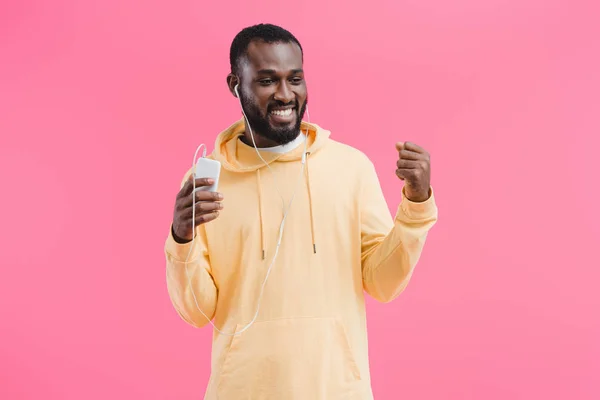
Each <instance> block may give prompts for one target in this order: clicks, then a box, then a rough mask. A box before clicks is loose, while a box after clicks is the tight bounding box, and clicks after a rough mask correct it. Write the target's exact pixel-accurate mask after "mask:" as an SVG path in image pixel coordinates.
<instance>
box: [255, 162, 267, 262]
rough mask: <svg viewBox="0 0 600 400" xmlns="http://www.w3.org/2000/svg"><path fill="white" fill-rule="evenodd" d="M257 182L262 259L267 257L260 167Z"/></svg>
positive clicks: (257, 172) (257, 171)
mask: <svg viewBox="0 0 600 400" xmlns="http://www.w3.org/2000/svg"><path fill="white" fill-rule="evenodd" d="M256 183H257V184H258V215H259V219H260V247H261V250H262V259H263V260H264V259H265V227H264V222H263V204H262V193H261V192H262V187H261V185H260V168H259V169H257V170H256Z"/></svg>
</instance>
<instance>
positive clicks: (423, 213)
mask: <svg viewBox="0 0 600 400" xmlns="http://www.w3.org/2000/svg"><path fill="white" fill-rule="evenodd" d="M398 212H399V213H400V212H401V213H402V214H404V215H405V216H406V217H408V219H411V220H423V219H428V218H431V217H435V216H436V215H437V206H436V203H435V196H434V194H433V188H432V187H429V198H428V199H427V200H425V201H422V202H418V203H417V202H414V201H411V200H409V199H408V198H407V197H406V193H405V192H404V188H402V201H401V202H400V206H399V207H398Z"/></svg>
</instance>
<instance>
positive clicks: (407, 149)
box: [396, 142, 431, 202]
mask: <svg viewBox="0 0 600 400" xmlns="http://www.w3.org/2000/svg"><path fill="white" fill-rule="evenodd" d="M396 150H398V154H399V158H398V161H397V162H396V167H397V169H396V175H397V176H398V178H400V179H402V180H403V181H404V184H405V186H404V192H405V194H406V197H407V198H408V200H410V201H414V202H423V201H425V200H427V199H428V198H429V195H430V193H429V188H430V178H431V171H430V166H429V153H428V152H426V151H425V150H424V149H423V148H421V147H419V146H417V145H416V144H414V143H410V142H398V143H396Z"/></svg>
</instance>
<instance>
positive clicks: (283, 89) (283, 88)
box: [275, 82, 295, 104]
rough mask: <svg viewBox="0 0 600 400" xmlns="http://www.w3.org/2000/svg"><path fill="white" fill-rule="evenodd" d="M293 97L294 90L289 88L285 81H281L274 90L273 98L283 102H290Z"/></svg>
mask: <svg viewBox="0 0 600 400" xmlns="http://www.w3.org/2000/svg"><path fill="white" fill-rule="evenodd" d="M294 98H295V94H294V92H293V91H292V90H291V89H290V87H289V86H288V84H287V82H282V83H281V84H279V86H278V87H277V90H276V91H275V100H278V101H280V102H282V103H284V104H287V103H291V102H292V101H293V100H294Z"/></svg>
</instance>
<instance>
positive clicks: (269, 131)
mask: <svg viewBox="0 0 600 400" xmlns="http://www.w3.org/2000/svg"><path fill="white" fill-rule="evenodd" d="M239 95H240V99H241V101H242V106H243V108H244V112H245V113H246V118H247V119H248V123H249V124H250V129H252V133H254V134H256V135H260V136H262V137H263V138H265V139H268V140H270V141H272V142H275V143H277V144H278V145H284V144H287V143H289V142H291V141H292V140H294V139H296V138H297V137H298V135H299V134H300V124H301V123H302V118H303V117H304V113H305V112H306V104H307V103H308V98H306V100H305V101H304V104H302V106H301V107H298V105H299V104H298V102H294V104H293V105H294V109H293V110H292V112H294V113H296V122H295V123H293V124H288V125H286V126H273V125H272V124H271V122H270V121H269V114H270V112H271V110H272V109H273V108H274V107H281V106H286V105H290V103H288V104H284V103H282V102H280V101H275V102H273V103H270V104H269V105H268V106H267V113H266V115H264V114H263V113H262V112H261V110H260V109H259V107H258V105H257V104H256V103H255V102H253V101H252V100H251V99H250V98H248V97H246V96H245V95H243V94H242V93H241V92H240V93H239Z"/></svg>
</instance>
